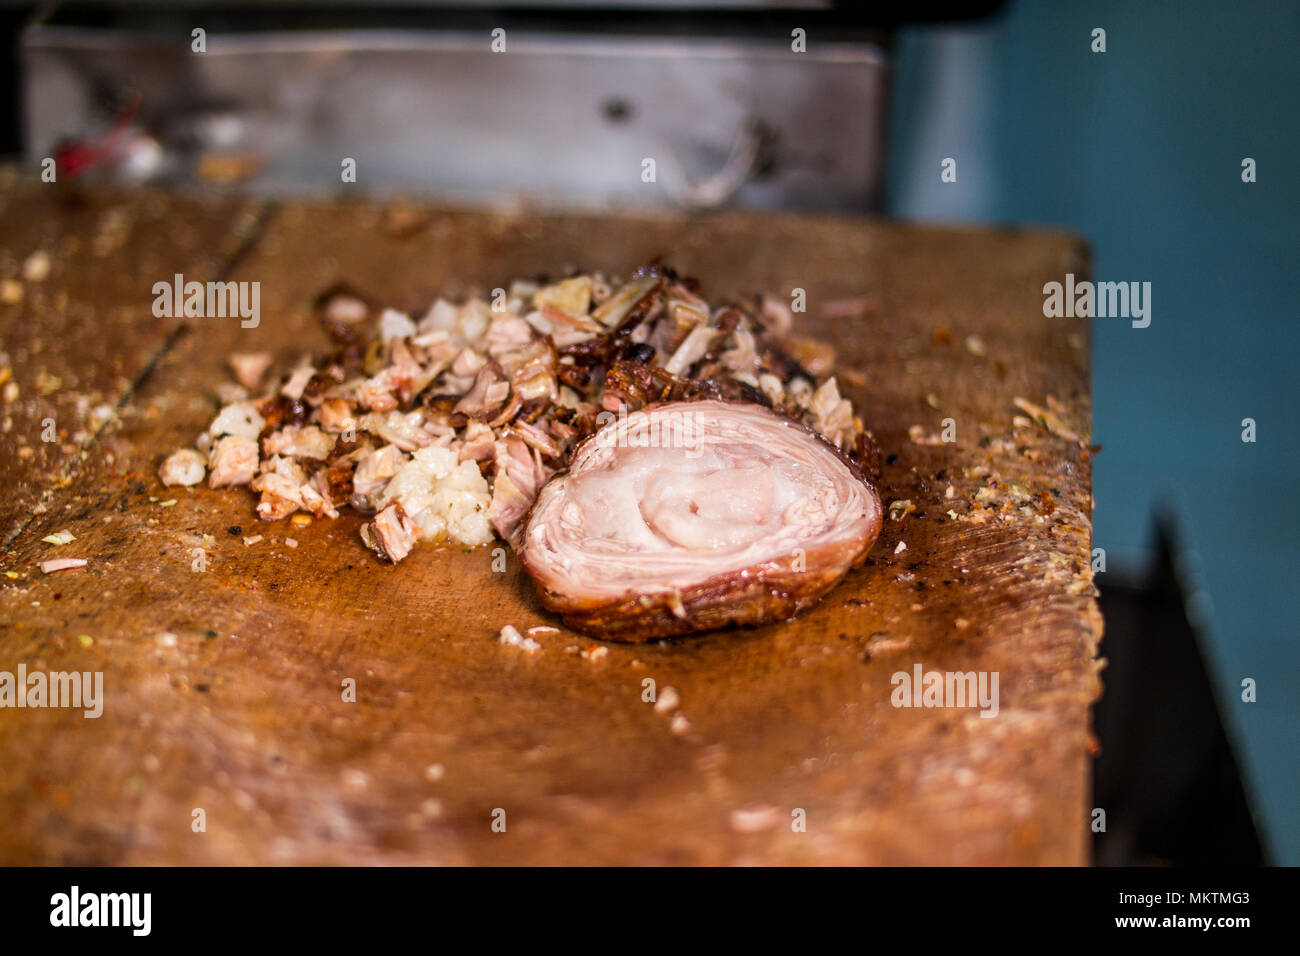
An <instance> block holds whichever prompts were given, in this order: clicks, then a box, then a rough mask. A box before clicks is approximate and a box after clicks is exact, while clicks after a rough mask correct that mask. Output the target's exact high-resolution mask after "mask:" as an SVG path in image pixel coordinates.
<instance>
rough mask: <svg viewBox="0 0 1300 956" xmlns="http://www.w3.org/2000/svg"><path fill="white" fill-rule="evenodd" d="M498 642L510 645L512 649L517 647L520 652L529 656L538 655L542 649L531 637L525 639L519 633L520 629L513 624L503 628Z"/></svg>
mask: <svg viewBox="0 0 1300 956" xmlns="http://www.w3.org/2000/svg"><path fill="white" fill-rule="evenodd" d="M497 641H498V642H499V643H501V644H508V645H510V646H511V647H517V648H519V649H520V650H524V651H527V652H528V653H529V654H536V653H537V652H538V651H540V650H541V649H542V645H541V644H538V643H537V642H536V641H535V640H533V639H532V638H531V637H524V636H523V635H522V634H520V633H519V629H518V628H517V627H515V626H514V625H513V624H507V625H506V626H505V627H503V628H501V633H500V634H499V635H498V636H497Z"/></svg>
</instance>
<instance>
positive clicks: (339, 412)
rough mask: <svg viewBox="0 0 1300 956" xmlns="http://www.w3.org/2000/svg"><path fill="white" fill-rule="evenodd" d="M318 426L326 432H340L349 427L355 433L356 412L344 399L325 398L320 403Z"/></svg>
mask: <svg viewBox="0 0 1300 956" xmlns="http://www.w3.org/2000/svg"><path fill="white" fill-rule="evenodd" d="M320 424H321V428H323V429H325V430H326V431H327V432H334V433H337V432H341V431H344V430H345V429H347V428H349V427H351V428H352V430H353V432H355V431H356V427H357V420H356V411H355V410H354V409H353V407H352V403H351V402H349V401H348V400H347V399H345V398H327V399H325V400H324V401H323V402H321V403H320Z"/></svg>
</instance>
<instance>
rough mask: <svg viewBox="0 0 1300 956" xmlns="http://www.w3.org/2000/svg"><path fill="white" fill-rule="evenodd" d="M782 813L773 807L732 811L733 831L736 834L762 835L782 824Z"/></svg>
mask: <svg viewBox="0 0 1300 956" xmlns="http://www.w3.org/2000/svg"><path fill="white" fill-rule="evenodd" d="M781 820H782V813H781V811H780V810H779V809H778V808H776V807H773V806H758V807H741V808H740V809H738V810H732V811H731V829H732V830H734V831H735V832H736V833H762V832H763V831H764V830H771V829H774V828H775V827H776V826H777V825H779V824H780V823H781Z"/></svg>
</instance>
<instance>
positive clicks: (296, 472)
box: [251, 455, 307, 521]
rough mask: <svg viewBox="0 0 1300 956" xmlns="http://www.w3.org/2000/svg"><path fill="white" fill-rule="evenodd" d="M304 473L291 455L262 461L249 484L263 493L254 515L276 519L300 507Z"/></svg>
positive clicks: (265, 518) (265, 519)
mask: <svg viewBox="0 0 1300 956" xmlns="http://www.w3.org/2000/svg"><path fill="white" fill-rule="evenodd" d="M306 481H307V474H306V472H304V471H303V469H302V466H301V465H299V464H298V463H297V462H295V461H294V460H293V459H292V458H281V457H280V456H279V455H276V456H274V457H272V458H269V459H267V460H266V461H265V462H263V463H262V473H261V474H260V475H258V476H257V478H255V479H254V480H253V482H252V484H251V487H252V489H253V490H254V491H260V492H261V493H262V500H261V501H259V502H258V504H257V516H258V517H259V518H261V519H262V520H263V521H279V520H280V519H281V518H287V517H288V516H289V515H291V514H293V513H294V512H295V511H297V510H298V509H299V508H301V507H302V503H303V502H302V486H303V485H304V484H305V483H306Z"/></svg>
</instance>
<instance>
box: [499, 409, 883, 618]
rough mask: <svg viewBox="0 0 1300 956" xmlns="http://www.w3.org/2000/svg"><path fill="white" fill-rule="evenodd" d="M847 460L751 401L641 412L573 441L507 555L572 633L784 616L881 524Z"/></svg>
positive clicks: (867, 488)
mask: <svg viewBox="0 0 1300 956" xmlns="http://www.w3.org/2000/svg"><path fill="white" fill-rule="evenodd" d="M880 519H881V509H880V498H879V497H878V496H877V494H876V491H875V489H874V488H873V487H872V486H871V485H870V483H868V482H867V480H866V479H865V478H864V477H863V475H862V472H861V471H860V470H859V469H858V467H857V466H856V465H855V464H853V463H852V462H851V461H849V460H848V459H847V458H845V457H844V456H843V455H841V454H840V452H839V451H838V450H837V449H836V448H835V447H834V446H832V445H831V444H830V443H829V442H827V441H825V440H824V439H823V438H821V436H819V435H817V434H816V433H815V432H813V431H811V430H810V429H808V428H807V427H805V426H804V425H802V424H800V423H798V422H795V421H792V420H790V419H788V418H785V417H784V416H781V415H778V414H776V413H774V412H771V411H768V410H767V409H765V408H762V407H760V406H757V405H750V404H739V403H728V402H720V401H711V400H708V401H694V402H672V403H668V404H662V405H650V406H646V407H645V408H642V409H640V410H639V411H636V412H633V413H631V414H630V415H626V416H624V417H621V418H620V419H618V420H617V421H614V422H611V423H610V424H608V425H606V426H605V427H604V428H603V429H601V430H600V431H599V432H597V433H596V434H594V435H592V436H591V437H590V438H588V439H587V440H586V441H585V442H584V443H583V444H581V445H579V446H578V448H577V449H575V451H574V453H573V457H572V459H571V461H570V464H569V469H568V471H567V472H564V473H561V474H559V475H556V476H555V477H554V478H552V479H551V480H550V481H549V482H548V483H547V484H546V486H545V487H544V488H542V490H541V493H540V494H539V495H538V497H537V501H536V503H535V504H534V505H533V508H532V511H531V512H530V513H529V515H528V518H527V522H526V524H525V527H524V534H523V543H522V546H521V549H520V553H519V556H520V560H521V561H522V563H523V566H524V568H525V570H527V572H528V573H529V575H530V576H531V577H532V579H533V582H534V584H535V585H536V586H537V590H538V594H539V595H540V597H541V600H542V603H543V604H544V605H545V606H546V607H547V608H548V609H549V610H551V611H554V612H556V613H558V614H560V615H561V616H562V617H563V618H564V620H565V623H567V624H568V625H569V626H571V627H573V628H574V629H575V630H578V631H582V632H584V633H587V634H591V635H594V636H598V637H604V638H608V639H611V640H619V641H642V640H648V639H651V638H656V637H666V636H670V635H674V634H686V633H689V632H692V631H704V630H711V629H713V628H718V627H725V626H727V625H732V624H740V625H753V624H762V623H765V622H768V621H776V620H784V619H785V618H789V617H793V616H794V615H795V614H797V613H799V612H800V611H802V610H804V609H805V608H807V607H809V606H810V605H812V604H814V603H815V602H816V601H817V600H818V599H820V598H821V597H822V595H824V594H825V593H826V592H827V591H829V590H830V589H831V588H832V587H834V586H835V584H836V583H837V582H838V581H839V580H840V579H841V578H842V577H843V576H844V575H845V573H847V571H848V570H849V569H850V568H851V567H853V566H854V565H856V564H858V563H860V562H861V561H862V559H863V558H864V557H865V556H866V553H867V551H868V549H870V547H871V544H872V542H874V541H875V539H876V535H877V534H879V532H880Z"/></svg>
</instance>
